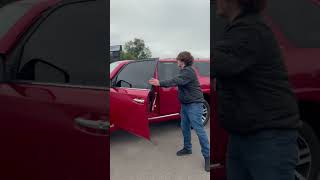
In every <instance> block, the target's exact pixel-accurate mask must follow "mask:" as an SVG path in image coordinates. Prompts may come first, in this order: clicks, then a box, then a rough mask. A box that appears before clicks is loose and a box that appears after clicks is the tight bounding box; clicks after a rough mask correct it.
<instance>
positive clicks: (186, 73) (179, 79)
mask: <svg viewBox="0 0 320 180" xmlns="http://www.w3.org/2000/svg"><path fill="white" fill-rule="evenodd" d="M191 73H192V72H191V71H190V70H188V69H183V70H181V71H180V73H179V74H178V75H177V76H176V77H174V78H172V79H169V80H164V81H160V86H161V87H174V86H184V85H186V84H188V83H189V82H190V81H191V80H192V74H191Z"/></svg>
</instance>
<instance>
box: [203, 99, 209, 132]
mask: <svg viewBox="0 0 320 180" xmlns="http://www.w3.org/2000/svg"><path fill="white" fill-rule="evenodd" d="M209 120H210V105H209V103H208V102H207V101H206V100H205V102H204V103H203V114H202V124H203V126H206V125H207V124H208V122H209Z"/></svg>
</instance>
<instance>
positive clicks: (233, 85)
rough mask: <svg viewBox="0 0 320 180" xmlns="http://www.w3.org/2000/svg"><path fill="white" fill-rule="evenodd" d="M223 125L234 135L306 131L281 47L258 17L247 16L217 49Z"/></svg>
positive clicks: (214, 70) (230, 28)
mask: <svg viewBox="0 0 320 180" xmlns="http://www.w3.org/2000/svg"><path fill="white" fill-rule="evenodd" d="M211 70H212V74H213V78H216V88H217V113H218V122H219V124H220V125H221V126H222V127H223V128H225V129H226V130H227V131H229V132H234V133H250V132H256V131H258V130H261V129H278V128H281V129H293V128H298V127H300V126H301V121H300V117H299V110H298V105H297V102H296V98H295V95H294V93H293V91H292V89H291V87H290V84H289V80H288V73H287V70H286V67H285V65H284V61H283V58H282V55H281V51H280V48H279V46H278V43H277V41H276V39H275V37H274V34H273V33H272V31H271V29H270V27H269V26H267V25H266V24H265V23H264V21H263V19H262V17H261V16H260V15H259V14H244V13H242V14H241V15H239V16H238V17H237V18H235V19H234V21H233V22H231V23H230V24H228V25H227V26H226V28H225V31H224V34H223V37H222V38H221V40H218V41H217V42H215V46H214V47H213V66H212V68H211Z"/></svg>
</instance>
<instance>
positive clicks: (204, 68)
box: [194, 61, 210, 77]
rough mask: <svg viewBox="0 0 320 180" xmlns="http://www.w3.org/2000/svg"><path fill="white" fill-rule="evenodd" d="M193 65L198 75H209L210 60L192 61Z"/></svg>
mask: <svg viewBox="0 0 320 180" xmlns="http://www.w3.org/2000/svg"><path fill="white" fill-rule="evenodd" d="M194 67H195V68H196V69H197V70H198V72H199V74H200V76H205V77H210V62H209V61H208V62H194Z"/></svg>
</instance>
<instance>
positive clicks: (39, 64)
mask: <svg viewBox="0 0 320 180" xmlns="http://www.w3.org/2000/svg"><path fill="white" fill-rule="evenodd" d="M17 78H18V79H20V80H31V81H37V82H48V83H69V82H70V76H69V74H68V73H67V72H66V71H65V70H63V69H61V68H59V67H57V66H55V65H53V64H51V63H48V62H46V61H43V60H39V59H35V60H31V61H29V62H28V63H27V64H25V65H24V66H23V67H22V69H21V70H20V71H19V73H18V75H17Z"/></svg>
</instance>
